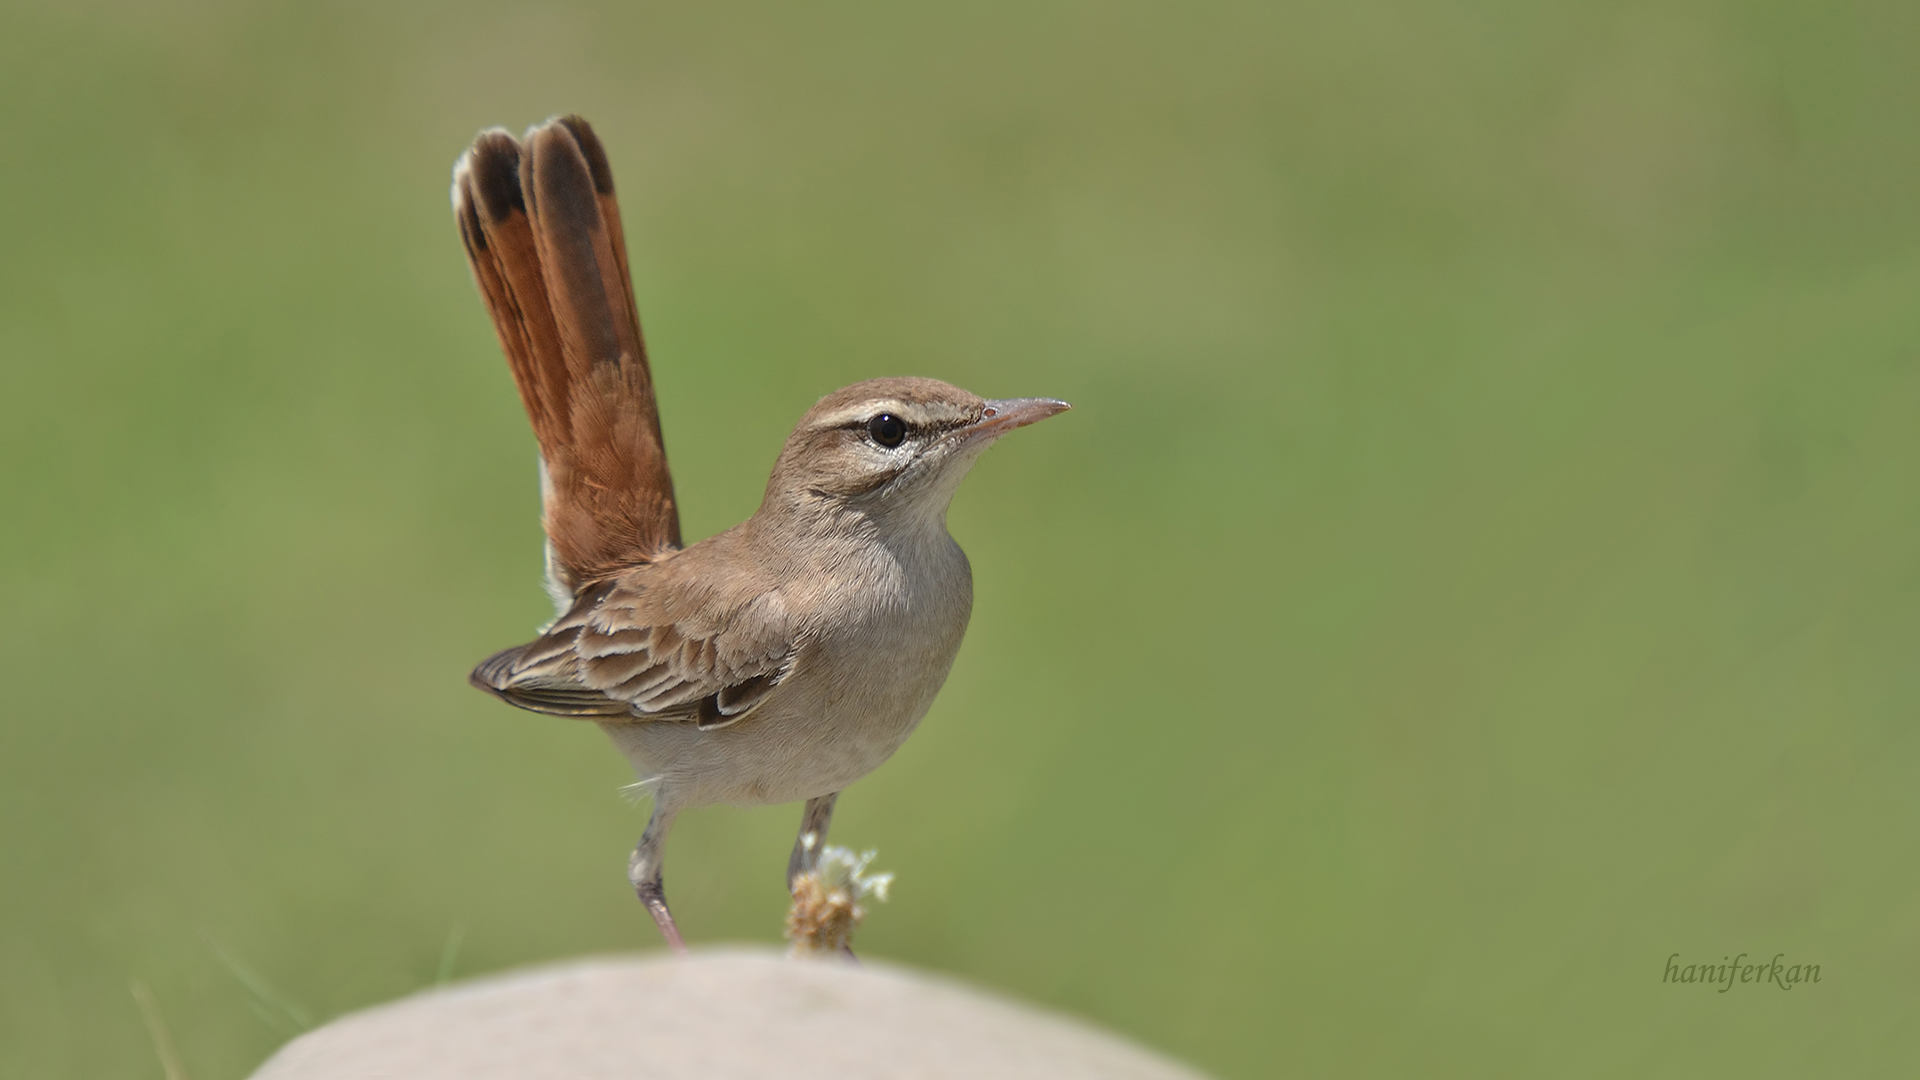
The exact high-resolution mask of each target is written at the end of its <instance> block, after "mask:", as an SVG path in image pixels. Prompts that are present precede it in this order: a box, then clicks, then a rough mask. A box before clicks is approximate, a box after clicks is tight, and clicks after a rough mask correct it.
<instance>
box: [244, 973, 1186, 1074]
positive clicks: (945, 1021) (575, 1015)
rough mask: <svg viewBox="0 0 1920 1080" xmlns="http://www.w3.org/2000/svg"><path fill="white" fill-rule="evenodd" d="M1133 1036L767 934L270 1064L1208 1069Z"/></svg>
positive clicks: (426, 1068) (340, 1035) (445, 1006)
mask: <svg viewBox="0 0 1920 1080" xmlns="http://www.w3.org/2000/svg"><path fill="white" fill-rule="evenodd" d="M1198 1076H1199V1074H1197V1073H1195V1072H1193V1071H1191V1070H1189V1069H1187V1068H1185V1067H1183V1066H1180V1065H1176V1064H1174V1063H1173V1062H1170V1061H1168V1060H1166V1059H1165V1058H1161V1057H1159V1056H1157V1055H1154V1054H1152V1053H1149V1052H1147V1051H1145V1050H1142V1049H1140V1048H1138V1047H1136V1046H1133V1045H1131V1044H1129V1043H1127V1042H1124V1041H1122V1040H1121V1039H1119V1038H1116V1037H1115V1036H1112V1035H1108V1034H1106V1033H1103V1032H1100V1031H1097V1030H1095V1029H1093V1028H1091V1027H1088V1026H1086V1025H1084V1024H1081V1023H1079V1022H1076V1021H1072V1020H1068V1019H1065V1018H1062V1017H1059V1016H1055V1015H1053V1014H1050V1013H1047V1012H1043V1011H1041V1010H1039V1009H1036V1008H1033V1007H1032V1006H1028V1005H1023V1004H1020V1003H1018V1002H1013V1001H1008V1000H1006V999H1003V998H998V997H993V996H990V995H988V994H985V993H982V992H981V991H979V990H974V989H970V988H967V987H964V986H961V985H959V984H957V983H954V982H952V981H949V980H947V979H944V978H939V977H935V976H931V975H927V974H924V973H921V972H917V971H912V970H909V969H906V968H901V967H895V966H893V965H890V964H884V963H875V962H873V961H871V960H863V961H862V962H861V964H860V965H859V966H855V965H853V964H850V963H847V962H844V961H839V960H789V959H787V958H785V957H783V956H781V955H779V954H777V953H773V952H766V951H759V950H746V949H738V950H718V951H705V952H699V953H695V954H693V955H692V956H687V957H678V958H675V957H668V956H648V957H644V958H609V959H598V960H583V961H577V962H573V963H568V964H563V965H559V966H555V967H543V968H535V969H530V970H524V971H518V972H512V973H509V974H505V975H499V976H495V977H492V978H486V979H479V980H476V981H474V982H470V983H464V984H461V985H457V986H452V987H448V988H446V989H441V990H433V991H429V992H426V993H422V994H418V995H416V996H414V997H410V998H403V999H401V1000H400V1001H396V1002H393V1003H391V1004H388V1005H381V1006H378V1007H376V1008H372V1009H368V1010H366V1011H364V1012H359V1013H354V1014H352V1015H350V1016H345V1017H342V1018H341V1019H339V1020H336V1021H334V1022H333V1023H330V1024H328V1025H326V1026H325V1027H322V1028H319V1029H318V1030H315V1031H311V1032H308V1033H307V1034H305V1035H302V1036H300V1037H299V1038H297V1039H295V1040H293V1041H292V1042H291V1043H288V1044H287V1045H286V1046H285V1047H283V1048H282V1049H281V1050H280V1052H279V1053H278V1054H275V1055H274V1056H273V1058H272V1059H271V1060H269V1061H268V1062H267V1063H266V1064H265V1065H262V1066H261V1067H260V1069H259V1071H258V1072H256V1073H254V1077H255V1080H347V1078H353V1080H382V1078H394V1080H399V1078H403V1077H404V1078H406V1080H441V1078H453V1077H459V1078H460V1080H507V1078H513V1080H531V1078H542V1080H544V1078H549V1077H551V1078H555V1080H614V1078H619V1080H656V1078H660V1080H673V1078H681V1077H686V1078H699V1080H728V1078H731V1077H742V1078H748V1077H751V1078H753V1080H762V1078H773V1077H778V1078H791V1080H810V1078H814V1077H819V1078H822V1080H825V1078H828V1077H831V1078H832V1080H862V1078H866V1077H875V1078H878V1077H887V1078H893V1077H916V1078H918V1077H926V1078H943V1077H954V1078H960V1077H965V1078H968V1080H973V1078H978V1077H1004V1078H1008V1080H1019V1078H1025V1077H1046V1078H1048V1080H1080V1078H1093V1077H1102V1078H1116V1080H1119V1078H1126V1080H1197V1078H1198Z"/></svg>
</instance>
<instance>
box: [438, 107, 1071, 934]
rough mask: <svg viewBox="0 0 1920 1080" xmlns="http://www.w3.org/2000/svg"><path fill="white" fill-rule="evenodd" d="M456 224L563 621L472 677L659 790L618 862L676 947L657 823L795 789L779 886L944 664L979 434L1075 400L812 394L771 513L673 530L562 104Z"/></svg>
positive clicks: (809, 860)
mask: <svg viewBox="0 0 1920 1080" xmlns="http://www.w3.org/2000/svg"><path fill="white" fill-rule="evenodd" d="M452 199H453V207H454V217H455V220H456V222H457V224H458V226H459V232H460V238H461V241H462V243H463V244H464V245H465V248H466V254H467V259H468V263H469V266H470V268H471V270H472V272H473V277H474V280H475V282H476V284H477V285H478V286H479V291H480V295H481V297H482V299H483V300H484V302H485V305H486V307H487V310H488V312H489V313H490V315H491V316H492V321H493V326H494V330H495V331H496V333H497V334H498V336H499V339H500V345H501V348H502V351H504V352H505V354H506V358H507V365H508V368H509V370H510V371H511V372H512V375H513V380H514V383H515V385H516V387H517V389H518V390H519V394H520V400H521V403H522V404H523V405H524V406H525V407H526V411H527V416H528V418H529V420H530V421H531V422H532V425H533V432H534V436H535V440H536V441H537V443H538V444H539V451H540V462H539V477H540V492H541V507H542V509H541V513H542V524H543V526H544V529H545V533H546V574H545V577H546V587H547V591H548V593H549V595H550V596H551V598H552V599H553V601H554V605H555V611H556V617H555V618H554V620H553V621H552V622H551V623H549V624H548V625H547V626H546V627H545V628H544V629H542V630H541V631H540V632H539V635H538V636H537V637H535V638H534V640H532V641H531V642H528V643H527V644H524V645H520V646H516V647H514V648H510V649H506V650H503V651H501V652H499V653H496V654H494V655H493V656H491V657H489V658H487V659H486V660H484V661H482V662H481V663H480V664H479V666H477V667H475V668H474V669H473V673H472V675H471V676H470V680H469V681H470V682H471V683H472V684H473V685H474V686H475V687H478V688H479V689H481V690H484V691H486V692H487V693H489V694H492V695H494V696H495V697H498V698H500V699H501V700H503V701H505V702H507V703H508V704H510V705H514V706H517V707H519V708H521V709H526V710H530V711H532V712H536V713H545V714H548V715H552V716H560V717H572V718H578V719H582V720H588V721H591V722H593V723H595V724H598V725H599V726H600V727H601V728H602V729H603V730H604V731H605V732H606V733H607V735H608V736H610V737H611V739H612V741H613V743H614V745H615V746H616V747H617V748H618V749H619V750H620V751H621V752H623V753H624V754H625V755H626V757H627V758H628V760H629V761H630V762H631V764H632V765H633V767H634V769H635V771H636V774H637V776H638V777H639V778H640V780H639V785H638V786H640V787H643V788H644V789H645V790H647V791H649V792H650V793H651V796H652V802H653V807H652V813H651V816H650V817H649V819H648V821H647V825H646V828H645V830H644V831H643V832H642V834H641V836H640V840H639V842H638V843H637V844H636V845H635V847H634V849H633V853H632V855H631V856H630V857H629V859H628V866H627V871H628V873H627V876H628V881H629V883H630V884H631V885H632V887H633V889H634V891H635V893H636V894H637V896H638V897H639V899H640V901H641V902H642V903H643V904H644V905H645V907H646V910H647V912H648V913H649V914H650V915H651V916H652V918H653V921H654V922H655V924H656V925H657V926H658V928H659V930H660V933H661V935H662V937H664V938H665V940H666V943H667V945H668V946H669V947H670V948H671V949H673V950H675V951H681V952H684V951H685V949H686V943H685V940H684V938H683V937H682V935H681V933H680V931H679V929H678V927H677V925H676V924H675V922H674V918H673V914H672V912H671V910H670V909H669V907H668V905H667V898H666V889H665V880H664V874H663V870H662V863H663V855H664V849H665V845H666V839H667V834H668V832H669V830H670V829H671V828H672V826H673V822H674V819H675V818H676V816H677V815H679V814H680V813H681V812H683V811H685V810H688V809H691V808H695V807H700V806H705V805H711V804H715V803H731V804H740V805H771V804H778V803H790V802H802V801H803V802H804V804H805V805H804V809H803V810H802V812H801V824H800V830H799V834H798V836H797V837H796V838H795V841H794V846H793V852H792V855H791V856H790V857H789V859H788V862H787V885H788V889H789V890H790V891H791V890H793V889H794V888H796V887H797V885H798V883H799V881H800V879H801V877H802V875H804V874H807V873H809V872H810V871H812V870H813V869H814V868H815V866H816V865H817V863H818V860H819V858H820V854H821V851H822V849H823V847H824V845H825V842H826V836H827V831H828V827H829V825H830V823H831V821H832V816H833V809H834V804H835V800H836V799H837V798H838V796H839V793H840V792H841V791H842V790H843V789H845V788H846V787H847V786H848V785H850V784H852V783H853V782H854V781H855V780H858V779H859V778H861V777H862V776H865V775H866V774H867V773H869V772H871V771H872V770H873V769H875V768H877V767H878V766H879V765H880V764H881V763H883V762H885V761H886V760H887V759H888V758H889V757H890V756H891V755H892V754H893V753H894V751H895V750H897V749H899V747H900V745H901V743H902V742H903V741H905V739H906V738H907V736H908V735H910V734H911V733H912V732H913V730H914V728H915V727H916V726H917V725H918V724H919V722H920V720H921V719H922V718H923V717H924V716H925V715H926V713H927V710H928V708H929V706H930V705H931V704H932V703H933V700H934V696H935V695H936V694H937V693H938V692H939V690H940V687H941V685H942V684H943V683H944V682H945V681H946V678H947V673H948V671H949V670H950V669H951V668H952V666H953V661H954V656H955V654H956V653H957V652H958V651H959V648H960V643H961V639H962V637H963V635H964V634H965V632H966V628H967V622H968V619H969V617H970V615H971V612H972V608H973V578H972V570H971V568H970V566H969V564H968V561H967V557H966V554H965V553H964V552H962V551H961V549H960V546H959V544H958V543H957V542H955V540H954V539H953V537H952V536H951V535H950V534H949V533H948V531H947V524H946V515H947V507H948V504H949V502H950V501H951V500H952V498H953V495H954V492H955V490H956V489H957V487H958V486H959V484H960V482H961V480H962V479H964V478H965V476H966V474H967V472H968V470H969V469H970V468H972V466H973V464H974V462H975V461H977V460H978V459H979V457H980V455H981V453H982V452H984V451H985V450H986V449H987V447H988V446H990V445H991V444H993V443H994V442H995V441H996V440H997V439H999V438H1000V437H1001V436H1003V435H1005V434H1007V433H1008V432H1010V431H1013V430H1015V429H1016V428H1020V427H1024V426H1026V425H1028V424H1032V423H1035V422H1037V421H1040V420H1044V419H1046V418H1048V417H1050V416H1054V415H1056V414H1058V413H1061V412H1064V411H1065V410H1066V409H1067V408H1068V407H1069V406H1068V405H1067V403H1066V402H1064V401H1058V400H1055V399H1052V398H1010V399H999V400H987V399H984V398H981V397H979V396H977V395H975V394H972V393H970V392H968V391H966V390H962V389H960V388H959V387H957V386H953V385H950V384H948V383H945V382H941V381H939V380H936V379H930V378H921V377H888V378H876V379H869V380H866V381H863V382H858V383H854V384H853V385H851V386H847V387H844V388H842V389H840V390H836V391H834V392H832V393H829V394H827V395H826V396H825V397H822V398H821V399H820V400H819V401H818V403H816V404H815V405H814V406H813V407H812V408H811V409H809V410H808V411H807V412H806V414H805V415H804V416H802V417H801V419H800V422H799V424H798V426H796V427H795V428H794V429H793V433H792V434H791V435H790V436H788V438H787V440H786V442H785V444H784V445H783V446H782V448H781V450H780V453H779V456H778V457H777V459H776V460H775V461H774V464H773V469H772V473H771V475H770V477H769V479H768V481H767V486H766V491H765V494H764V496H763V498H762V500H761V503H760V506H759V508H758V509H757V510H756V511H755V512H754V513H753V515H752V516H751V517H749V518H748V519H747V520H746V521H744V522H742V523H741V524H739V525H736V526H734V527H733V528H731V529H728V530H726V531H724V532H721V533H718V534H715V535H713V536H711V537H708V538H706V539H704V540H701V541H699V542H697V543H694V544H691V545H683V544H682V541H681V534H680V520H679V509H678V504H677V503H676V502H675V498H674V489H673V479H672V476H671V474H670V472H669V470H668V468H667V457H666V446H665V442H664V440H663V438H662V435H661V428H660V416H659V410H658V406H657V403H656V395H655V391H654V383H653V377H652V372H651V369H650V368H649V366H648V361H647V352H646V347H645V345H644V343H643V341H642V338H641V334H640V321H639V314H638V308H637V305H636V302H635V299H634V292H633V284H632V279H631V276H630V273H629V270H628V262H627V251H626V240H625V236H624V234H623V231H622V227H621V222H620V211H619V206H618V202H617V200H616V198H615V194H614V186H613V171H612V167H611V165H610V164H609V161H608V158H607V154H606V150H605V148H604V147H603V146H602V144H601V142H600V140H599V138H598V137H597V136H596V135H595V133H594V131H593V128H592V127H591V126H590V125H589V124H588V123H587V122H586V120H584V119H582V118H581V117H579V116H562V117H556V118H554V119H551V120H548V121H547V122H545V123H543V124H539V125H536V126H534V127H532V128H530V129H529V130H528V131H527V132H526V134H525V135H524V136H523V137H522V138H520V139H515V138H514V137H513V136H512V135H510V134H509V133H508V132H506V131H505V130H503V129H499V128H492V129H488V130H486V131H483V132H481V133H480V134H479V135H478V136H477V137H476V138H475V139H474V141H473V143H472V145H471V146H470V147H468V149H467V150H466V151H465V152H464V153H463V154H462V155H461V156H460V158H459V160H458V161H457V162H456V164H455V166H454V174H453V188H452Z"/></svg>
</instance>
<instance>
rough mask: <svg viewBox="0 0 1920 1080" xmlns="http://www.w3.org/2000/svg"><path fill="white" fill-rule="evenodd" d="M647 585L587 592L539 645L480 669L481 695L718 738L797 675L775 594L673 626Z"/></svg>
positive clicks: (660, 594) (668, 608) (665, 602)
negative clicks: (714, 733)
mask: <svg viewBox="0 0 1920 1080" xmlns="http://www.w3.org/2000/svg"><path fill="white" fill-rule="evenodd" d="M643 569H653V568H643ZM642 576H643V575H642V574H641V572H640V571H635V572H632V573H629V574H627V575H623V577H622V578H621V579H617V580H615V581H612V582H607V583H603V584H602V585H600V586H596V587H594V588H591V589H588V590H586V591H585V592H583V593H582V594H581V596H580V599H579V601H578V602H577V603H576V604H575V605H574V607H573V608H572V610H570V611H568V612H567V614H566V615H564V616H562V617H561V618H560V619H559V620H558V621H557V622H555V623H554V624H553V626H552V627H550V628H549V629H548V630H547V632H546V633H545V634H543V635H541V637H539V638H538V639H536V640H534V641H533V642H531V643H530V644H527V645H523V646H521V647H520V648H518V649H508V650H507V651H506V652H503V653H500V654H498V655H496V656H494V657H492V658H491V659H489V660H488V661H486V662H485V663H483V664H481V665H480V666H479V667H478V668H476V669H474V673H473V680H472V681H473V683H474V685H476V686H479V687H480V688H481V689H484V690H487V691H488V692H490V693H493V694H495V695H497V696H499V697H501V698H503V699H504V700H506V701H508V702H510V703H512V704H514V705H518V706H520V707H521V708H523V709H530V710H532V711H534V712H543V713H549V714H552V715H555V716H580V717H592V718H596V719H603V720H605V719H612V718H616V717H621V718H625V719H628V720H631V721H636V722H639V721H664V722H674V723H694V724H698V725H699V726H700V727H702V728H716V727H724V726H726V725H728V724H731V723H735V722H737V721H739V720H741V719H743V718H745V717H746V716H747V715H748V714H749V713H751V712H752V711H753V709H754V707H755V706H757V705H759V704H760V703H761V702H762V701H764V700H766V698H767V695H769V694H770V693H772V692H773V690H774V688H775V687H778V686H779V685H780V684H781V683H782V682H783V681H785V680H786V678H787V677H788V676H789V675H790V674H792V671H793V667H794V663H795V660H796V657H797V656H798V653H799V647H798V644H797V641H796V634H795V627H794V625H793V621H792V620H791V619H790V618H789V617H788V613H787V611H786V607H785V604H784V603H783V602H782V600H781V599H780V596H779V594H778V593H777V592H766V593H762V594H760V595H758V596H754V597H752V598H751V599H749V600H747V601H746V602H745V603H742V604H738V605H734V606H732V607H731V608H724V609H722V612H723V613H722V614H721V615H719V616H718V617H715V616H713V615H712V614H709V615H707V616H706V617H702V618H693V617H689V618H685V619H675V618H673V617H672V616H673V614H674V612H673V611H672V609H673V608H674V607H676V606H678V605H674V604H672V603H671V602H670V597H669V596H667V595H664V594H665V593H667V592H668V590H656V589H650V588H648V586H647V584H646V583H644V582H642V581H637V580H634V579H636V578H639V577H642ZM708 610H709V611H711V610H712V609H708ZM689 614H691V613H689Z"/></svg>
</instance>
